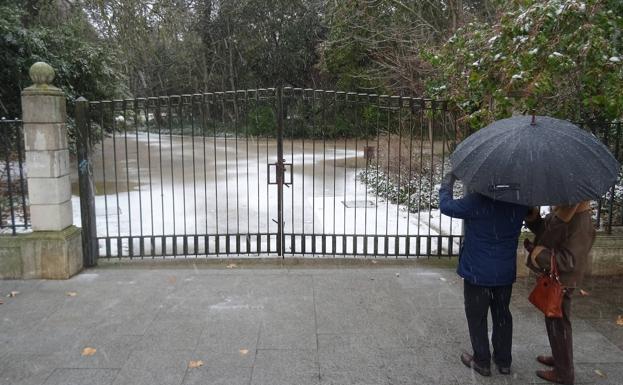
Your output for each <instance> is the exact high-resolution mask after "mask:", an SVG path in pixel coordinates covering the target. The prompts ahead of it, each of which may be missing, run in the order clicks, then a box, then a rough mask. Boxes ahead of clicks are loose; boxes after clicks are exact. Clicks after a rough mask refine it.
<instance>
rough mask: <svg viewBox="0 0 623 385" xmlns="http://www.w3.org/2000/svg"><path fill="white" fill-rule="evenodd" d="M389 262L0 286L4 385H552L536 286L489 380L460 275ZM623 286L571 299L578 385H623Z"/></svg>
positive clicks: (517, 312) (131, 273) (524, 285)
mask: <svg viewBox="0 0 623 385" xmlns="http://www.w3.org/2000/svg"><path fill="white" fill-rule="evenodd" d="M380 265H381V264H380V263H379V264H378V265H375V266H373V267H364V268H362V267H358V268H339V267H332V268H309V267H306V268H250V267H248V266H246V265H245V266H240V267H239V266H236V267H233V268H231V269H225V268H218V267H212V268H205V267H203V268H201V267H200V268H197V267H193V266H192V265H186V267H185V268H179V267H177V268H162V267H160V268H140V269H137V268H128V267H121V268H119V267H114V268H97V269H91V270H87V271H85V272H83V273H82V274H80V275H78V276H76V277H74V278H72V279H70V280H68V281H0V295H2V297H0V298H1V299H2V301H3V302H4V304H2V305H0V384H2V385H20V384H33V385H35V384H36V385H41V384H45V385H61V384H62V385H73V384H76V385H90V384H94V385H95V384H98V385H107V384H114V385H125V384H128V385H129V384H131V385H141V384H145V385H147V384H149V385H154V384H167V385H177V384H187V385H191V384H202V385H203V384H228V385H230V384H231V385H236V384H254V385H255V384H258V385H259V384H266V385H278V384H288V385H299V384H300V385H307V384H340V385H341V384H370V385H382V384H426V385H430V384H444V385H447V384H532V383H542V382H541V381H539V380H538V378H536V377H535V376H534V371H535V370H536V369H539V368H540V366H539V365H538V364H537V363H536V361H535V357H536V355H538V354H542V353H547V352H548V344H547V337H546V335H545V327H544V322H543V319H542V317H541V316H540V315H539V314H538V313H537V312H536V311H535V310H534V309H533V308H532V307H531V306H530V305H529V304H528V303H527V300H526V297H527V290H528V287H529V283H528V281H527V280H526V281H521V282H519V283H518V284H517V285H516V286H515V293H514V298H513V316H514V321H515V333H514V336H515V338H514V345H513V358H514V361H513V366H512V370H513V374H512V375H511V376H502V375H500V374H498V373H497V372H494V375H493V376H492V377H491V378H486V379H485V378H482V377H480V376H478V375H474V374H473V373H472V372H471V371H470V370H469V369H467V368H465V367H464V366H463V365H462V364H461V363H460V361H459V354H460V352H461V351H462V350H463V349H467V348H468V347H469V340H468V336H467V327H466V323H465V316H464V313H463V308H462V283H461V281H460V280H459V279H458V278H457V277H456V275H455V274H454V271H453V270H452V269H449V268H442V267H438V266H431V265H428V264H417V265H408V266H380ZM620 281H621V280H620V279H618V280H612V281H595V282H592V283H588V284H587V287H586V290H587V291H588V292H589V294H590V295H588V296H576V297H575V300H574V301H575V303H574V320H573V328H574V342H575V360H576V368H577V383H578V384H580V383H582V384H622V383H623V326H619V325H617V324H616V319H617V315H619V314H623V299H621V297H623V296H622V295H621V294H623V285H622V284H621V282H620ZM11 291H18V292H19V294H16V296H15V297H10V298H7V297H6V295H7V294H9V293H10V292H11ZM85 348H92V349H95V352H94V353H93V351H91V353H93V354H92V355H83V354H82V353H83V352H85ZM191 361H202V362H203V365H202V366H199V367H197V368H189V363H191Z"/></svg>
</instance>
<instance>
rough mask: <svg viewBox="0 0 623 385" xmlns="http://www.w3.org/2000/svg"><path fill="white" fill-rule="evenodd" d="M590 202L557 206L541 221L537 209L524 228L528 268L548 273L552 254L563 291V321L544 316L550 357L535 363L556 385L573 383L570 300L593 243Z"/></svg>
mask: <svg viewBox="0 0 623 385" xmlns="http://www.w3.org/2000/svg"><path fill="white" fill-rule="evenodd" d="M591 216H592V215H591V207H590V202H588V201H585V202H582V203H579V204H576V205H573V206H556V207H554V209H553V212H552V213H550V214H548V215H547V216H546V217H545V218H541V216H540V214H539V211H538V209H535V210H533V212H532V213H531V215H529V216H528V217H527V218H526V225H527V226H528V228H529V229H530V230H531V231H532V232H533V233H534V234H535V240H534V244H530V243H527V244H526V248H527V249H528V251H530V255H529V257H528V261H527V265H528V267H530V268H531V269H532V270H534V271H537V272H542V271H549V269H550V264H551V253H552V252H553V253H554V255H555V258H556V264H557V266H558V272H559V274H560V282H561V284H562V286H563V288H564V296H563V301H562V312H563V317H562V318H548V317H545V327H546V329H547V336H548V337H549V344H550V347H551V349H552V355H551V356H538V357H537V361H539V362H540V363H542V364H544V365H547V366H551V367H553V369H551V370H537V372H536V374H537V376H539V377H541V378H543V379H545V380H547V381H550V382H554V383H558V384H573V382H574V367H573V339H572V333H571V297H572V295H573V291H574V289H575V288H576V287H578V286H579V285H580V284H581V283H582V279H583V276H584V272H585V270H586V266H587V264H588V254H589V252H590V250H591V248H592V246H593V242H594V240H595V228H594V226H593V222H592V218H591Z"/></svg>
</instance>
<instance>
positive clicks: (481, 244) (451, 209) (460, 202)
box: [439, 183, 530, 286]
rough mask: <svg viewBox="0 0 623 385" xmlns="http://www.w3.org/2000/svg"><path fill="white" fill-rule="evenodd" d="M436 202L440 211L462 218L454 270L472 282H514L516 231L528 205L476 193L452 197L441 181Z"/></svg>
mask: <svg viewBox="0 0 623 385" xmlns="http://www.w3.org/2000/svg"><path fill="white" fill-rule="evenodd" d="M439 206H440V209H441V212H442V213H443V214H445V215H447V216H451V217H454V218H461V219H463V220H464V225H465V226H464V229H465V238H464V240H463V245H462V247H461V251H460V253H459V267H458V269H457V273H458V274H459V275H460V276H461V277H463V278H464V279H465V280H466V281H467V282H469V283H471V284H473V285H479V286H506V285H511V284H513V282H515V277H516V275H517V274H516V273H517V242H518V240H519V233H520V231H521V225H522V223H523V220H524V218H525V217H526V215H528V212H529V210H530V209H529V208H528V207H526V206H521V205H518V204H514V203H507V202H502V201H496V200H493V199H491V198H488V197H486V196H484V195H481V194H477V193H469V194H467V195H466V196H465V197H464V198H462V199H453V197H452V183H444V184H442V186H441V188H440V189H439Z"/></svg>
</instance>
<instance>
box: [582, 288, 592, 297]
mask: <svg viewBox="0 0 623 385" xmlns="http://www.w3.org/2000/svg"><path fill="white" fill-rule="evenodd" d="M580 295H583V296H585V297H586V296H589V295H590V293H589V292H588V291H586V290H584V289H580Z"/></svg>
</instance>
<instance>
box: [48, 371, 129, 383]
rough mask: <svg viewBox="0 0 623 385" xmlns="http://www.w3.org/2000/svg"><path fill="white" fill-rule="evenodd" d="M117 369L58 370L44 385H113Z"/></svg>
mask: <svg viewBox="0 0 623 385" xmlns="http://www.w3.org/2000/svg"><path fill="white" fill-rule="evenodd" d="M117 372H118V370H117V369H56V370H55V371H54V372H52V374H51V375H50V377H48V378H47V379H46V381H45V382H44V385H111V384H112V383H113V381H114V380H115V377H116V376H117Z"/></svg>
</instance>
